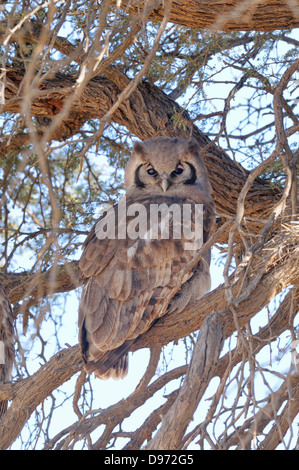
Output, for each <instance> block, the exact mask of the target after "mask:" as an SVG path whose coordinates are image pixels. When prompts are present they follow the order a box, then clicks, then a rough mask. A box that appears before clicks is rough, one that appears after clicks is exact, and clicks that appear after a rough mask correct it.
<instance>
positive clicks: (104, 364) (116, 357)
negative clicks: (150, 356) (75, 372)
mask: <svg viewBox="0 0 299 470" xmlns="http://www.w3.org/2000/svg"><path fill="white" fill-rule="evenodd" d="M133 343H134V340H130V341H125V343H124V344H122V345H121V346H120V347H119V348H117V349H113V350H112V351H107V352H105V353H103V355H102V356H101V357H100V358H99V359H98V360H97V361H91V362H86V363H85V365H84V369H85V370H86V372H87V373H89V374H91V373H92V372H94V375H95V376H96V377H98V378H99V379H109V378H110V377H111V378H113V379H123V378H124V377H125V376H126V375H127V373H128V367H129V357H128V351H129V349H130V348H131V346H132V344H133Z"/></svg>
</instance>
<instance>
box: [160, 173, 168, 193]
mask: <svg viewBox="0 0 299 470" xmlns="http://www.w3.org/2000/svg"><path fill="white" fill-rule="evenodd" d="M167 178H168V174H167V173H163V175H162V181H161V188H162V189H163V191H164V193H165V192H166V191H167V189H168V187H169V182H168V179H167Z"/></svg>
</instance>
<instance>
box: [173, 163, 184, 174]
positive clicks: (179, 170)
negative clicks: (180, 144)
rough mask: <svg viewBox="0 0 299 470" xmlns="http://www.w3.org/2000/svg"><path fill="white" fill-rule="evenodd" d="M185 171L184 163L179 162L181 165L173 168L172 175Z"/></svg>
mask: <svg viewBox="0 0 299 470" xmlns="http://www.w3.org/2000/svg"><path fill="white" fill-rule="evenodd" d="M183 171H184V168H183V167H182V165H180V164H179V165H178V166H177V167H176V169H175V170H173V172H172V173H171V175H172V176H177V175H181V174H182V173H183Z"/></svg>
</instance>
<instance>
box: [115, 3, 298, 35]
mask: <svg viewBox="0 0 299 470" xmlns="http://www.w3.org/2000/svg"><path fill="white" fill-rule="evenodd" d="M162 3H163V2H161V4H160V5H159V6H158V7H157V8H155V10H153V12H152V13H151V14H150V16H149V18H150V19H152V20H155V21H161V19H162V18H163V5H162ZM122 4H123V5H128V4H130V11H131V12H132V13H133V14H135V13H136V12H137V11H138V9H139V8H140V7H141V6H142V4H143V2H131V1H130V2H129V1H128V0H125V1H123V2H122ZM170 21H171V22H172V23H175V24H179V25H181V26H185V27H187V28H209V29H211V30H212V31H216V30H218V31H219V30H222V31H274V30H276V29H291V28H296V27H298V26H299V5H298V2H281V1H280V0H273V1H271V2H268V1H258V2H257V1H255V2H253V1H252V0H243V1H240V0H231V1H227V0H218V1H217V2H215V1H213V0H201V1H200V2H199V1H198V0H174V1H173V6H172V11H171V14H170Z"/></svg>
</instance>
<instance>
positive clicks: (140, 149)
mask: <svg viewBox="0 0 299 470" xmlns="http://www.w3.org/2000/svg"><path fill="white" fill-rule="evenodd" d="M133 151H134V153H135V154H138V155H139V156H140V157H141V158H144V157H145V148H144V145H143V143H142V142H139V141H137V142H135V143H134V148H133Z"/></svg>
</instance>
